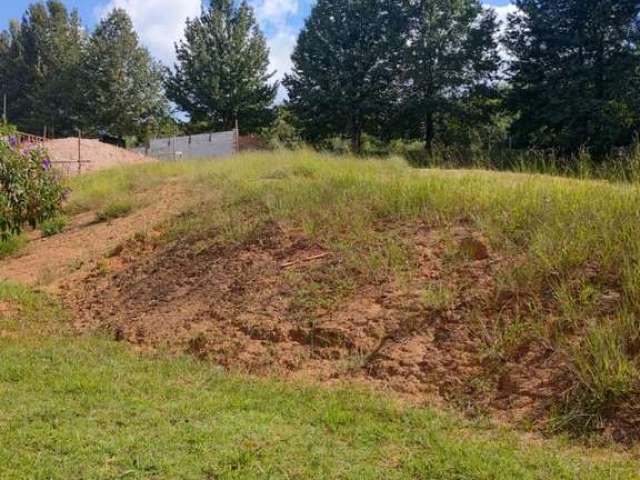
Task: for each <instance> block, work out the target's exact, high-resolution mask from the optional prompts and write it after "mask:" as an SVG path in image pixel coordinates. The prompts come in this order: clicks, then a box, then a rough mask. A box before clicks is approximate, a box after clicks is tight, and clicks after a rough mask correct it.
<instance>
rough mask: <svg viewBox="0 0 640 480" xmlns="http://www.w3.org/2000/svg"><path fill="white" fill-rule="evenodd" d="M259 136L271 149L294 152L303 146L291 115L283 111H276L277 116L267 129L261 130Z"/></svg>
mask: <svg viewBox="0 0 640 480" xmlns="http://www.w3.org/2000/svg"><path fill="white" fill-rule="evenodd" d="M260 136H261V137H262V139H263V140H264V142H265V143H266V144H267V146H268V147H269V148H271V149H278V148H288V149H292V150H295V149H298V148H301V147H302V146H303V145H304V143H303V141H302V138H301V137H300V132H299V131H298V130H297V129H296V127H295V125H294V122H293V118H292V116H291V114H290V113H289V112H287V111H286V110H284V109H280V110H279V111H278V116H277V117H276V119H275V121H274V122H273V124H272V125H271V126H270V127H268V128H264V129H262V131H261V133H260Z"/></svg>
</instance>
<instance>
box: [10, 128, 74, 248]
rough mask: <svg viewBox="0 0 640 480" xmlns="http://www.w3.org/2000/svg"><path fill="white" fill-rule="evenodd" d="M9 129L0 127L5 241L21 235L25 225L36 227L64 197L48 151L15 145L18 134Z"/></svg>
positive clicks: (55, 209) (57, 209)
mask: <svg viewBox="0 0 640 480" xmlns="http://www.w3.org/2000/svg"><path fill="white" fill-rule="evenodd" d="M8 131H9V129H8V127H6V126H3V128H2V129H0V237H1V238H3V239H4V240H6V239H8V238H9V237H10V236H11V235H18V234H20V232H21V231H22V228H23V227H24V226H25V225H30V226H31V227H34V228H35V227H36V226H37V225H38V224H39V223H41V222H43V221H45V220H47V219H50V218H53V217H55V216H56V215H58V213H59V212H60V210H61V207H62V201H63V200H64V197H65V188H64V187H63V185H62V183H61V181H60V178H59V175H58V174H57V173H56V172H55V171H53V170H52V168H51V160H50V159H49V157H48V154H47V151H46V150H45V149H43V148H40V147H33V146H21V145H18V139H17V137H16V136H15V135H14V134H12V133H8V134H6V132H8ZM3 132H5V134H4V135H3Z"/></svg>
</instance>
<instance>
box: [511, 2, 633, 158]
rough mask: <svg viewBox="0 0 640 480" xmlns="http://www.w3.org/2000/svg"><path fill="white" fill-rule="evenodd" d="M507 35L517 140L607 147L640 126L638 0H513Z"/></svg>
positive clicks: (565, 147) (566, 147)
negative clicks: (515, 11) (639, 99)
mask: <svg viewBox="0 0 640 480" xmlns="http://www.w3.org/2000/svg"><path fill="white" fill-rule="evenodd" d="M515 4H516V6H517V7H518V10H519V11H518V13H516V14H514V15H511V17H510V19H509V26H508V30H507V33H506V36H505V40H504V43H505V46H506V47H507V48H508V51H509V54H510V55H511V57H512V61H511V64H510V67H509V83H510V86H511V92H510V94H509V96H508V106H509V108H510V109H511V110H512V111H513V112H514V114H516V115H517V118H516V120H515V121H514V123H513V125H512V128H511V131H512V134H513V136H514V139H515V142H516V145H519V146H534V147H543V148H557V149H560V150H563V151H575V150H577V149H578V148H580V147H591V148H592V149H593V150H594V151H595V152H596V153H605V152H607V151H609V150H610V149H611V148H613V147H615V146H621V145H627V144H629V143H630V142H631V141H632V139H633V136H634V135H635V134H636V133H637V132H638V127H639V122H640V110H639V109H638V106H639V104H638V99H637V92H638V91H639V90H638V87H640V84H639V80H640V77H639V74H640V52H639V51H638V45H639V43H638V41H639V40H640V30H639V23H638V18H639V14H640V2H638V1H637V0H516V2H515Z"/></svg>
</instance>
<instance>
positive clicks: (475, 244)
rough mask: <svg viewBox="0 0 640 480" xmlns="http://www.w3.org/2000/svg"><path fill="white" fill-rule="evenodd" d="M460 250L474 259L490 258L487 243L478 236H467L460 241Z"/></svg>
mask: <svg viewBox="0 0 640 480" xmlns="http://www.w3.org/2000/svg"><path fill="white" fill-rule="evenodd" d="M460 251H461V252H462V253H463V254H465V255H466V256H468V257H469V258H472V259H473V260H486V259H487V258H489V248H488V247H487V245H486V243H485V242H483V241H482V240H480V239H478V238H476V237H471V236H469V237H465V238H463V239H462V240H461V241H460Z"/></svg>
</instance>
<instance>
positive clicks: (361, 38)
mask: <svg viewBox="0 0 640 480" xmlns="http://www.w3.org/2000/svg"><path fill="white" fill-rule="evenodd" d="M400 11H401V2H399V1H395V0H350V1H345V0H318V2H317V4H316V5H315V6H314V7H313V10H312V11H311V16H310V17H309V18H308V19H307V21H306V23H305V25H304V28H303V29H302V31H301V33H300V36H299V37H298V43H297V45H296V47H295V50H294V52H293V56H292V60H293V71H292V73H291V74H290V75H287V76H286V77H285V80H284V84H285V86H286V87H287V89H288V91H289V108H290V109H291V111H292V112H293V113H294V114H295V115H296V116H297V118H298V119H299V121H300V123H301V127H302V129H303V133H304V135H305V137H306V139H307V140H311V141H319V140H321V139H322V138H326V137H328V136H330V135H336V134H337V135H343V134H346V135H348V136H349V137H350V138H351V145H352V150H353V151H355V152H358V151H360V148H361V145H362V135H363V133H371V134H378V133H380V131H381V130H382V126H383V125H384V124H385V122H386V120H387V118H388V117H389V115H390V114H391V112H393V110H394V108H395V106H396V99H397V91H396V90H395V85H396V79H397V68H396V64H397V63H396V61H397V54H398V52H399V50H400V42H401V35H400V31H401V28H402V24H401V18H402V17H401V15H400Z"/></svg>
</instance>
